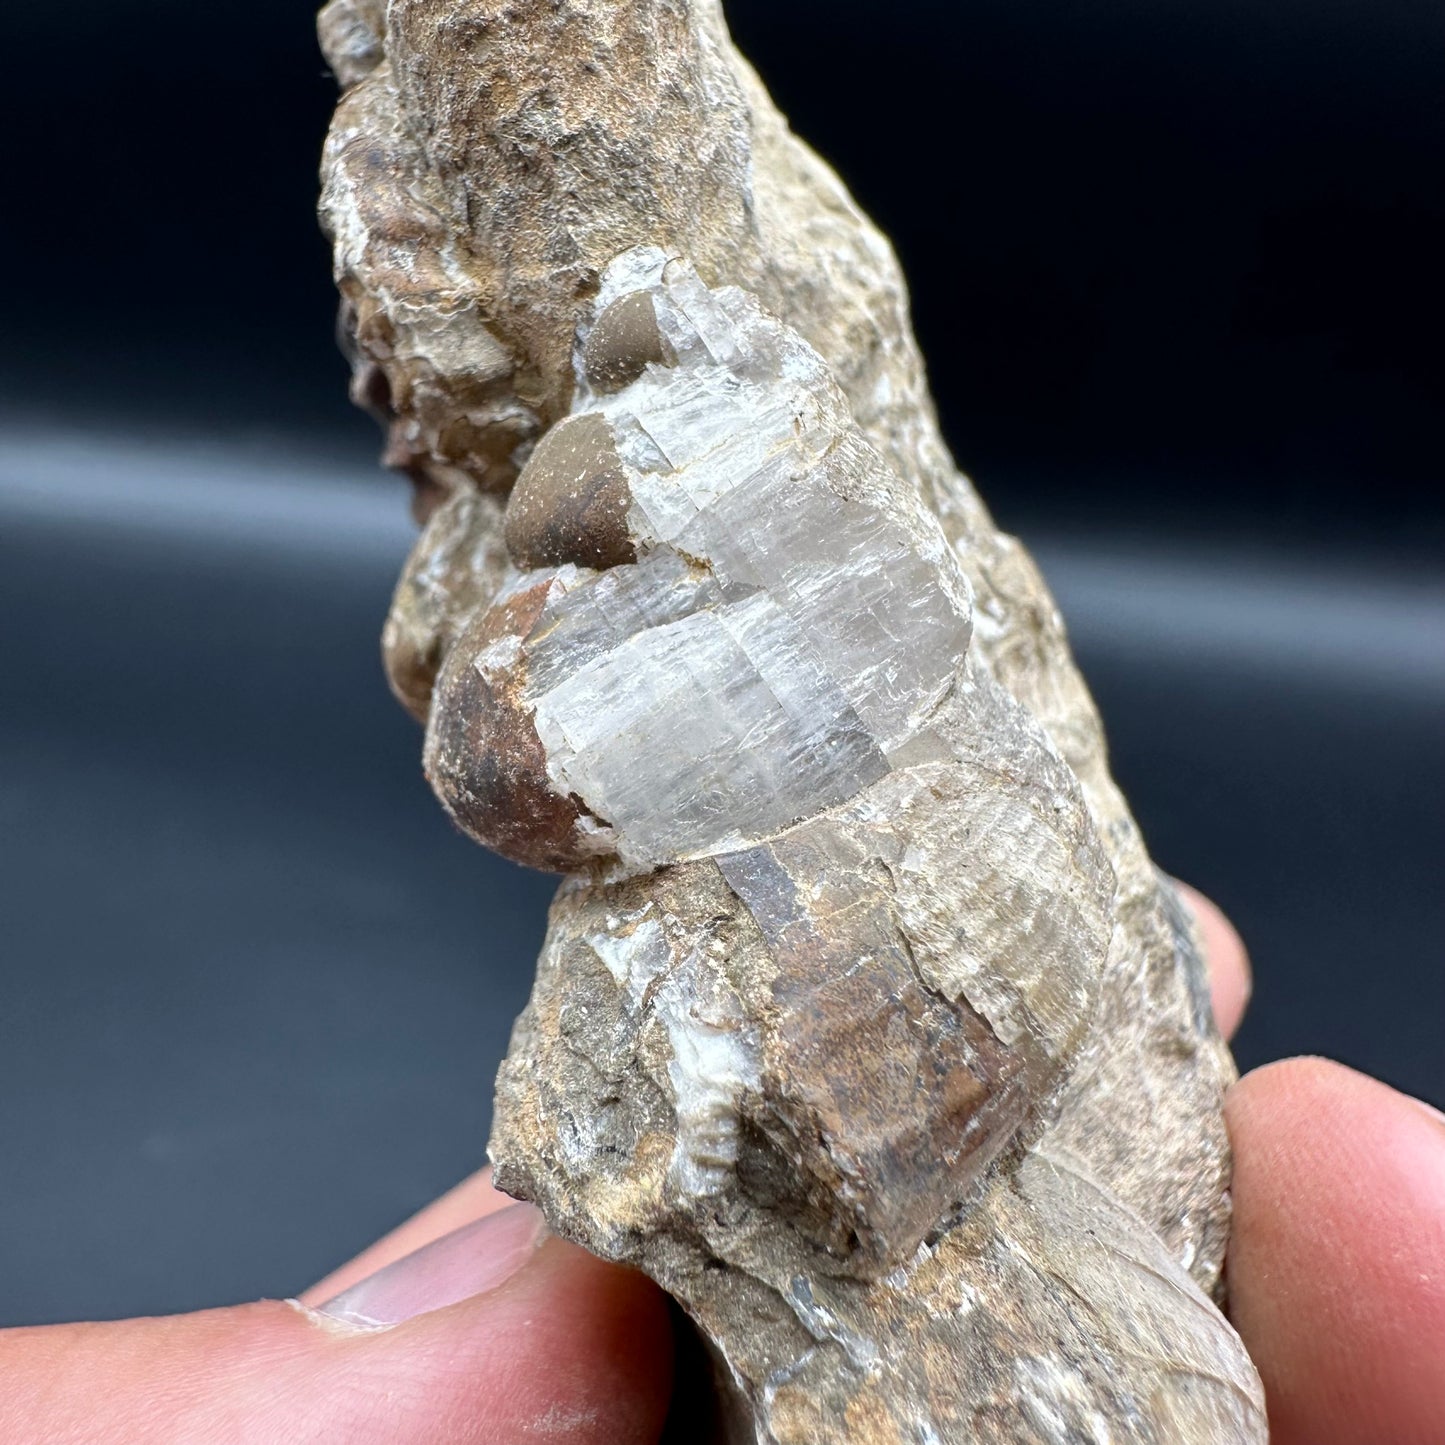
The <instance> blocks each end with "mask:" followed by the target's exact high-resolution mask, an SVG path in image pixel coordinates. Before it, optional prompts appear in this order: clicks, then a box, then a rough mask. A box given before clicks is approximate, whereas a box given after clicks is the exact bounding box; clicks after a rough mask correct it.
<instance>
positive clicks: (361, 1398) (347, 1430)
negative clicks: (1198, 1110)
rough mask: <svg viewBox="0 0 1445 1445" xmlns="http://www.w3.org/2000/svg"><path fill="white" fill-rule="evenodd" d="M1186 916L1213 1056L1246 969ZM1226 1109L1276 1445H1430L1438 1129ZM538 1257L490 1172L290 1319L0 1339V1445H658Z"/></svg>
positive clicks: (558, 1247) (277, 1312)
mask: <svg viewBox="0 0 1445 1445" xmlns="http://www.w3.org/2000/svg"><path fill="white" fill-rule="evenodd" d="M1183 891H1184V893H1185V895H1186V897H1187V898H1188V900H1189V902H1190V904H1191V906H1192V907H1193V908H1194V910H1195V912H1196V914H1197V916H1198V918H1199V921H1200V925H1201V928H1202V930H1203V933H1204V936H1205V942H1206V951H1207V955H1208V959H1209V964H1210V975H1211V983H1212V992H1213V999H1214V1008H1215V1014H1216V1017H1217V1018H1218V1020H1219V1024H1220V1027H1221V1029H1222V1031H1223V1032H1224V1033H1225V1034H1226V1035H1228V1034H1231V1033H1233V1031H1234V1029H1235V1028H1237V1027H1238V1024H1239V1020H1240V1018H1241V1017H1242V1015H1243V1013H1244V1009H1245V1005H1246V1003H1247V1000H1248V995H1249V977H1250V975H1249V965H1248V960H1247V958H1246V956H1245V952H1244V948H1243V946H1242V944H1241V943H1240V941H1239V939H1238V936H1237V935H1236V934H1235V933H1234V930H1233V929H1232V928H1231V927H1230V925H1229V924H1228V922H1227V921H1226V920H1225V919H1224V917H1223V915H1222V914H1220V913H1219V911H1218V910H1217V909H1216V908H1215V907H1214V906H1213V905H1212V904H1211V903H1209V902H1208V901H1207V900H1205V899H1203V898H1202V897H1201V896H1200V895H1198V894H1197V893H1194V892H1193V890H1191V889H1184V890H1183ZM1226 1109H1227V1116H1228V1122H1229V1128H1230V1134H1231V1137H1232V1139H1233V1143H1234V1148H1235V1176H1234V1200H1235V1222H1234V1234H1233V1238H1232V1241H1231V1244H1230V1251H1229V1258H1228V1265H1227V1267H1228V1278H1229V1289H1230V1301H1231V1309H1230V1313H1231V1317H1232V1319H1233V1321H1234V1323H1235V1326H1236V1328H1237V1329H1238V1330H1239V1332H1240V1334H1241V1335H1242V1336H1243V1338H1244V1341H1245V1343H1246V1345H1247V1346H1248V1347H1249V1350H1250V1353H1251V1355H1252V1356H1253V1357H1254V1360H1255V1362H1256V1363H1257V1365H1258V1366H1259V1370H1260V1374H1261V1375H1262V1377H1263V1379H1264V1384H1265V1391H1266V1395H1267V1397H1268V1402H1269V1411H1270V1425H1271V1440H1272V1441H1273V1442H1274V1445H1442V1442H1445V1116H1441V1115H1440V1114H1438V1113H1437V1112H1436V1111H1435V1110H1433V1109H1431V1108H1429V1106H1428V1105H1425V1104H1422V1103H1420V1102H1419V1101H1418V1100H1415V1099H1411V1098H1408V1097H1407V1096H1405V1095H1403V1094H1400V1093H1397V1092H1396V1091H1395V1090H1393V1089H1390V1088H1388V1087H1387V1086H1385V1085H1384V1084H1381V1083H1378V1082H1376V1081H1374V1080H1372V1079H1368V1078H1365V1077H1364V1076H1363V1075H1360V1074H1357V1073H1354V1072H1353V1071H1351V1070H1349V1069H1346V1068H1344V1067H1342V1066H1341V1065H1338V1064H1333V1063H1328V1062H1326V1061H1324V1060H1321V1059H1290V1060H1286V1061H1284V1062H1282V1063H1277V1064H1272V1065H1269V1066H1268V1067H1266V1068H1263V1069H1258V1070H1256V1071H1255V1072H1254V1073H1252V1074H1250V1075H1248V1076H1247V1077H1246V1078H1245V1079H1243V1080H1241V1082H1240V1083H1239V1084H1238V1085H1237V1086H1236V1087H1235V1088H1234V1089H1233V1090H1232V1091H1231V1093H1230V1095H1229V1098H1228V1100H1227V1104H1226ZM539 1231H540V1219H539V1218H538V1217H536V1215H535V1211H533V1210H532V1209H531V1206H529V1205H517V1204H513V1203H512V1201H511V1200H509V1199H507V1198H506V1197H505V1196H503V1195H501V1194H498V1193H497V1192H496V1191H495V1190H493V1189H492V1188H491V1185H490V1182H489V1178H488V1173H487V1171H486V1170H483V1171H481V1172H480V1173H478V1174H475V1175H473V1176H472V1177H471V1178H470V1179H467V1180H466V1181H464V1182H463V1183H461V1184H459V1185H458V1186H457V1187H456V1188H455V1189H453V1190H452V1191H451V1192H450V1193H448V1194H446V1195H444V1196H443V1197H442V1198H441V1199H439V1200H437V1201H436V1202H435V1203H434V1204H432V1205H430V1206H429V1207H428V1208H426V1209H424V1210H423V1211H422V1212H421V1213H420V1214H418V1215H416V1216H415V1217H414V1218H413V1219H411V1220H409V1221H407V1222H406V1223H405V1224H403V1225H401V1226H400V1227H399V1228H398V1229H396V1230H394V1231H393V1232H392V1233H391V1234H389V1235H387V1236H386V1237H385V1238H384V1239H382V1240H380V1241H379V1242H378V1243H376V1244H374V1245H372V1246H371V1247H370V1248H369V1249H367V1250H364V1251H363V1252H362V1253H361V1254H360V1255H358V1256H357V1257H356V1258H355V1259H353V1260H352V1261H351V1262H350V1263H348V1264H346V1265H343V1266H342V1267H341V1268H340V1269H338V1270H336V1271H335V1272H334V1273H332V1274H331V1275H329V1276H327V1278H326V1279H324V1280H322V1281H320V1282H319V1283H318V1284H316V1285H314V1286H312V1287H311V1288H310V1289H308V1290H306V1291H305V1292H304V1293H303V1294H302V1295H301V1296H300V1300H299V1301H295V1302H281V1301H262V1302H259V1303H254V1304H246V1305H239V1306H235V1307H233V1308H230V1309H219V1310H206V1311H202V1312H200V1313H197V1314H190V1315H178V1316H173V1317H169V1318H164V1319H139V1320H122V1321H116V1322H112V1323H105V1324H74V1325H49V1326H44V1327H39V1328H30V1329H12V1330H4V1331H0V1382H3V1384H0V1439H3V1440H5V1441H6V1442H10V1445H42V1442H43V1445H81V1442H84V1445H171V1442H174V1445H182V1442H185V1445H252V1442H255V1445H310V1442H318V1445H319V1442H323V1441H324V1442H333V1441H345V1442H347V1445H372V1442H376V1445H382V1442H385V1445H423V1442H425V1445H472V1442H476V1445H481V1442H486V1445H512V1442H518V1445H520V1442H523V1441H527V1442H533V1441H554V1442H562V1441H565V1442H567V1445H644V1442H648V1445H650V1442H653V1441H656V1440H657V1438H658V1436H659V1434H660V1432H661V1430H662V1428H663V1424H664V1420H665V1418H666V1414H667V1409H668V1403H669V1398H670V1396H671V1393H672V1383H673V1370H672V1362H673V1349H672V1335H671V1323H670V1318H669V1313H668V1307H667V1304H666V1301H665V1300H664V1298H663V1296H662V1295H661V1293H660V1292H659V1291H658V1290H657V1289H656V1288H655V1287H654V1286H652V1285H651V1284H650V1283H649V1282H648V1281H647V1280H646V1279H644V1278H643V1277H642V1276H640V1275H637V1274H634V1273H632V1272H631V1271H628V1270H625V1269H621V1268H618V1267H616V1266H613V1265H609V1264H604V1263H602V1262H600V1261H598V1260H595V1259H593V1258H591V1257H590V1256H589V1255H587V1254H585V1253H584V1252H583V1251H581V1250H579V1249H577V1248H576V1247H574V1246H572V1245H570V1244H567V1243H565V1242H564V1241H562V1240H559V1239H555V1238H549V1237H547V1236H546V1235H545V1232H539ZM421 1250H425V1251H426V1252H425V1253H422V1254H418V1253H417V1251H421ZM403 1261H404V1262H403ZM388 1266H396V1268H394V1269H388V1268H387V1267H388ZM381 1270H387V1273H385V1274H384V1275H381V1276H380V1277H378V1274H377V1272H378V1271H381ZM358 1286H360V1287H359V1288H358ZM478 1291H480V1292H478ZM338 1297H340V1299H339V1300H338ZM328 1305H329V1307H330V1308H331V1309H332V1310H333V1312H334V1313H333V1314H326V1313H323V1312H322V1308H321V1307H322V1306H328ZM337 1313H339V1314H341V1315H343V1316H345V1317H348V1318H351V1319H355V1318H358V1317H365V1318H369V1319H373V1320H380V1321H384V1322H385V1323H383V1324H380V1325H375V1326H365V1327H358V1326H357V1325H355V1324H348V1323H345V1322H343V1320H340V1319H338V1318H336V1317H335V1315H336V1314H337ZM393 1320H396V1321H399V1322H396V1323H391V1321H393Z"/></svg>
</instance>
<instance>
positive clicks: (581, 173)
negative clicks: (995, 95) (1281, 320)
mask: <svg viewBox="0 0 1445 1445" xmlns="http://www.w3.org/2000/svg"><path fill="white" fill-rule="evenodd" d="M321 33H322V38H323V44H324V45H325V47H326V50H327V54H328V57H329V59H330V61H331V64H332V67H333V69H334V70H335V72H336V75H337V77H338V79H339V80H340V81H341V83H342V85H343V86H344V87H345V93H344V95H343V97H342V100H341V102H340V105H339V106H338V109H337V113H336V119H335V123H334V125H333V128H332V133H331V137H330V140H329V142H328V145H327V150H326V157H325V163H324V196H323V202H322V212H323V218H324V222H325V225H326V227H327V229H328V232H329V234H330V235H331V237H332V238H333V240H334V243H335V255H336V276H337V281H338V284H339V286H340V288H341V292H342V297H343V328H344V331H345V334H346V337H347V341H348V345H349V346H350V347H351V350H352V355H353V360H354V374H355V384H354V392H355V394H356V396H357V398H358V400H360V401H362V402H364V403H366V404H367V405H369V406H371V407H372V408H373V409H374V410H376V411H377V412H378V413H379V414H380V415H381V416H382V418H383V419H384V421H385V424H386V426H387V428H388V436H389V443H388V459H389V460H390V461H391V462H392V463H393V464H394V465H396V466H398V467H402V468H404V469H405V470H407V471H408V472H409V473H410V474H411V475H412V477H413V479H414V480H415V482H416V487H417V492H416V496H417V507H418V513H419V516H420V517H421V519H422V521H423V524H424V525H423V532H422V535H421V539H420V541H419V542H418V544H417V547H416V549H415V551H414V552H413V554H412V556H411V558H410V560H409V561H408V563H407V565H406V569H405V571H404V573H403V575H402V579H401V582H400V584H399V586H398V589H397V593H396V599H395V602H394V605H393V609H392V613H391V616H390V618H389V620H388V622H387V627H386V635H385V654H386V661H387V667H388V671H389V674H390V677H391V681H392V684H393V686H394V688H395V690H396V692H397V694H398V696H399V697H400V698H401V699H402V701H403V702H404V703H405V704H406V705H407V706H408V707H409V708H410V709H411V710H412V711H413V712H414V713H415V714H416V715H417V716H418V717H419V718H420V719H422V720H423V721H424V722H425V724H426V745H425V757H426V770H427V776H428V777H429V778H430V780H431V783H432V785H433V787H434V788H435V789H436V791H437V793H438V795H439V796H440V798H441V800H442V802H443V803H444V804H445V806H446V808H447V810H448V811H449V812H450V814H451V816H452V817H453V818H454V819H455V820H456V822H457V823H458V825H459V826H460V827H461V828H463V829H464V830H465V831H466V832H467V833H469V834H471V835H472V836H473V837H475V838H476V839H478V840H479V841H480V842H482V843H484V844H485V845H487V846H488V847H491V848H494V849H496V850H497V851H499V852H501V853H503V854H505V855H506V856H508V857H510V858H513V859H516V860H518V861H519V862H522V863H526V864H530V865H533V866H536V867H539V868H546V869H552V870H555V871H557V872H560V873H563V874H565V875H566V876H565V879H564V881H563V883H562V885H561V888H560V890H559V892H558V895H557V899H556V902H555V904H554V905H553V909H552V913H551V918H550V924H549V931H548V936H547V942H546V945H545V948H544V950H543V953H542V957H541V960H540V962H539V965H538V975H537V981H536V985H535V989H534V991H533V995H532V998H531V1002H530V1003H529V1005H528V1007H527V1009H526V1011H525V1012H524V1013H523V1015H522V1017H521V1018H520V1019H519V1021H518V1023H517V1026H516V1030H515V1033H514V1035H513V1039H512V1047H511V1052H510V1054H509V1056H508V1058H507V1060H506V1062H505V1063H504V1065H503V1067H502V1070H501V1074H500V1077H499V1079H498V1085H497V1101H496V1116H495V1123H494V1133H493V1138H492V1142H491V1153H492V1156H493V1159H494V1161H495V1166H496V1179H497V1182H498V1184H499V1185H500V1186H501V1187H502V1188H504V1189H506V1190H508V1191H509V1192H511V1193H513V1194H515V1195H517V1196H518V1197H522V1198H527V1199H532V1200H535V1201H537V1202H538V1203H539V1204H540V1205H541V1207H542V1208H543V1209H544V1211H545V1212H546V1214H547V1217H548V1219H549V1220H550V1222H551V1224H552V1226H553V1228H554V1229H556V1230H557V1231H559V1232H560V1233H562V1234H564V1235H566V1236H567V1237H568V1238H570V1239H573V1240H575V1241H577V1242H579V1243H580V1244H583V1245H585V1246H586V1247H587V1248H588V1249H590V1250H593V1251H594V1252H595V1253H597V1254H599V1255H603V1256H605V1257H607V1258H610V1259H614V1260H621V1261H626V1262H628V1263H631V1264H633V1265H636V1266H637V1267H638V1268H640V1269H643V1270H645V1271H646V1272H647V1273H648V1274H650V1275H651V1276H652V1277H653V1278H654V1279H656V1280H657V1281H658V1282H659V1283H660V1284H661V1285H662V1286H663V1287H664V1288H665V1289H666V1290H668V1291H669V1292H670V1293H671V1294H672V1295H673V1296H674V1297H675V1298H676V1299H677V1300H678V1301H679V1302H680V1303H681V1305H682V1306H683V1308H684V1309H685V1310H686V1312H687V1314H688V1316H689V1317H690V1318H691V1319H692V1321H693V1322H694V1323H695V1324H696V1326H697V1329H698V1331H699V1332H700V1334H701V1336H702V1338H703V1339H704V1341H705V1342H706V1344H707V1347H708V1351H709V1355H710V1358H711V1360H712V1364H713V1370H714V1374H715V1378H716V1386H717V1395H718V1402H719V1410H720V1420H721V1423H720V1426H719V1428H720V1430H721V1431H722V1432H723V1436H724V1438H726V1439H728V1440H730V1441H737V1442H776V1445H803V1442H811V1445H823V1442H844V1441H847V1442H859V1445H863V1442H868V1445H884V1442H888V1445H894V1442H897V1445H903V1442H909V1445H943V1442H965V1441H970V1442H971V1441H1008V1442H1024V1441H1040V1442H1066V1441H1067V1442H1073V1441H1092V1442H1099V1445H1103V1442H1106V1441H1124V1440H1128V1441H1136V1442H1153V1445H1191V1442H1200V1445H1205V1442H1209V1445H1233V1442H1246V1441H1259V1440H1263V1439H1264V1438H1265V1423H1264V1410H1263V1402H1262V1398H1261V1393H1260V1389H1259V1384H1258V1380H1257V1378H1256V1376H1255V1374H1254V1371H1253V1369H1252V1367H1251V1365H1250V1363H1249V1361H1248V1359H1247V1357H1246V1356H1245V1353H1244V1350H1243V1348H1242V1346H1241V1345H1240V1343H1239V1341H1238V1339H1237V1338H1236V1337H1235V1335H1234V1334H1233V1332H1232V1331H1231V1330H1230V1328H1229V1326H1228V1324H1227V1323H1226V1322H1225V1320H1224V1318H1223V1316H1222V1315H1221V1314H1220V1313H1219V1311H1218V1310H1217V1308H1216V1307H1215V1304H1214V1303H1212V1302H1211V1297H1213V1298H1215V1299H1217V1298H1218V1296H1219V1291H1220V1268H1221V1261H1222V1257H1223V1251H1224V1245H1225V1241H1226V1238H1227V1235H1228V1229H1229V1204H1228V1192H1227V1185H1228V1177H1229V1156H1228V1148H1227V1142H1226V1139H1225V1136H1224V1128H1223V1122H1222V1114H1221V1095H1222V1091H1223V1089H1224V1087H1225V1086H1226V1084H1227V1083H1228V1082H1229V1081H1230V1079H1231V1077H1232V1066H1231V1063H1230V1060H1229V1057H1228V1054H1227V1051H1226V1050H1225V1048H1224V1047H1223V1045H1222V1044H1221V1042H1220V1041H1219V1039H1218V1037H1217V1035H1216V1034H1215V1032H1214V1027H1213V1024H1212V1023H1211V1021H1210V1015H1209V1007H1208V998H1207V991H1206V988H1205V983H1204V979H1203V976H1202V969H1201V964H1200V960H1199V955H1198V951H1197V947H1196V942H1195V939H1194V938H1193V936H1192V934H1191V931H1190V926H1189V924H1188V923H1187V921H1186V919H1185V915H1184V914H1183V912H1182V910H1181V909H1180V907H1179V905H1178V903H1177V901H1176V899H1175V897H1174V893H1173V889H1172V887H1171V885H1170V884H1169V883H1168V881H1167V880H1165V879H1163V878H1162V877H1161V876H1160V875H1159V874H1158V873H1157V872H1156V871H1155V869H1154V868H1153V867H1152V865H1151V863H1150V861H1149V858H1148V856H1147V854H1146V852H1145V849H1144V846H1143V844H1142V842H1141V840H1140V837H1139V834H1138V831H1137V829H1136V828H1135V826H1134V824H1133V822H1132V820H1131V819H1130V816H1129V814H1128V811H1127V809H1126V807H1125V805H1124V802H1123V800H1122V799H1121V797H1120V796H1119V793H1118V791H1117V789H1116V788H1115V787H1114V785H1113V783H1112V782H1111V780H1110V778H1109V775H1108V771H1107V768H1106V764H1105V757H1104V746H1103V740H1102V736H1101V732H1100V728H1099V724H1098V719H1097V717H1096V715H1095V712H1094V710H1093V707H1092V705H1091V703H1090V700H1089V697H1088V695H1087V693H1086V691H1085V689H1084V687H1083V684H1082V683H1081V681H1080V679H1079V677H1078V674H1077V672H1076V671H1075V669H1074V666H1073V663H1072V661H1071V659H1070V657H1069V652H1068V648H1067V644H1066V642H1065V638H1064V632H1063V628H1062V625H1061V623H1060V619H1059V616H1058V614H1057V612H1056V610H1055V608H1054V605H1053V602H1052V601H1051V599H1050V597H1049V595H1048V592H1047V590H1046V589H1045V587H1044V585H1043V583H1042V581H1041V580H1040V578H1039V575H1038V573H1037V572H1036V570H1035V569H1034V567H1033V566H1032V564H1031V563H1030V561H1029V559H1028V557H1027V555H1026V554H1025V553H1024V551H1023V550H1022V548H1021V547H1020V546H1019V545H1018V543H1017V542H1015V541H1013V540H1012V539H1011V538H1009V537H1006V536H1004V535H1002V534H1001V533H999V532H998V531H997V530H996V529H995V528H994V526H993V524H992V522H991V521H990V519H989V516H988V514H987V512H986V511H985V510H984V508H983V506H982V504H981V503H980V502H979V500H978V498H977V497H976V495H975V494H974V492H973V490H972V489H971V487H970V486H969V484H968V482H967V481H966V480H965V479H964V478H963V477H962V476H961V475H960V474H959V473H958V471H957V469H956V468H955V467H954V465H953V463H952V461H951V459H950V457H949V455H948V452H947V450H946V448H945V447H944V445H943V442H942V440H941V438H940V436H939V434H938V429H937V425H936V422H935V419H934V414H933V409H932V405H931V402H930V400H929V397H928V392H927V388H926V384H925V381H924V376H923V369H922V364H921V361H920V358H919V354H918V350H917V347H916V345H915V343H914V341H913V338H912V335H911V332H910V329H909V322H908V315H907V303H906V297H905V291H904V286H903V282H902V278H901V276H900V274H899V271H898V267H897V264H896V262H895V260H894V257H893V255H892V252H891V251H890V249H889V247H888V245H887V243H886V242H885V241H884V240H883V238H882V237H881V236H880V235H879V234H878V233H877V232H876V231H875V230H874V229H873V227H872V226H871V225H870V224H869V222H868V221H867V220H866V218H865V217H863V216H862V215H861V214H860V212H859V211H858V209H857V208H856V206H855V205H854V204H853V202H852V200H851V199H850V198H849V196H848V194H847V192H846V191H845V190H844V189H843V187H842V185H841V183H840V182H839V181H838V179H837V178H836V177H835V176H834V175H833V174H832V173H831V172H830V171H829V170H828V169H827V167H826V166H824V165H823V164H822V162H821V161H819V160H818V158H817V157H816V156H814V155H813V154H812V153H811V152H810V151H809V150H808V149H807V148H806V147H805V146H804V145H803V144H802V143H801V142H799V141H798V140H797V139H795V138H794V137H793V136H792V135H791V133H790V132H789V131H788V130H787V127H786V125H785V123H784V122H783V120H782V118H781V117H780V116H779V114H778V113H777V111H776V110H775V109H774V107H773V106H772V104H771V102H770V101H769V99H768V97H767V95H766V94H765V92H764V91H763V89H762V87H761V85H760V84H759V82H758V80H757V78H756V77H755V76H754V75H753V73H752V72H751V71H750V70H749V69H748V68H747V66H746V65H745V63H744V62H743V61H742V60H741V58H740V57H739V56H738V55H737V53H736V52H735V51H734V50H733V48H732V46H731V43H730V42H729V40H728V37H727V33H726V30H725V28H724V25H723V21H722V17H721V13H720V11H719V9H718V7H717V5H716V4H715V3H713V0H549V3H546V4H533V3H525V0H391V3H389V4H383V3H381V0H332V3H331V4H329V5H327V7H326V8H325V10H324V11H323V12H322V17H321Z"/></svg>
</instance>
